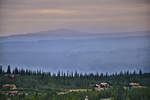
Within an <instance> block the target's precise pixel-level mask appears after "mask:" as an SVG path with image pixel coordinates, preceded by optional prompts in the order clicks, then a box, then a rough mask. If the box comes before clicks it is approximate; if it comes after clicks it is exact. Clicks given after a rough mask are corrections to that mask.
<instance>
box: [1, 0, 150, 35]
mask: <svg viewBox="0 0 150 100" xmlns="http://www.w3.org/2000/svg"><path fill="white" fill-rule="evenodd" d="M0 3H1V5H0V13H1V19H0V26H1V31H0V32H1V33H3V34H6V33H9V34H11V33H19V34H21V33H22V32H33V31H40V30H43V29H46V30H47V29H48V28H50V29H57V28H62V27H65V28H75V27H76V29H81V28H84V29H87V30H99V31H101V30H105V31H114V32H115V31H118V30H120V29H122V31H126V30H128V29H129V30H131V31H137V30H149V26H148V25H149V20H150V10H149V9H150V1H149V0H1V1H0ZM29 25H32V27H34V28H33V29H30V28H29V27H28V26H29ZM61 25H62V26H61ZM108 26H109V27H108ZM86 27H87V28H86ZM117 27H118V28H117ZM96 28H97V29H96ZM102 28H103V29H102ZM21 29H22V30H21ZM48 30H49V29H48Z"/></svg>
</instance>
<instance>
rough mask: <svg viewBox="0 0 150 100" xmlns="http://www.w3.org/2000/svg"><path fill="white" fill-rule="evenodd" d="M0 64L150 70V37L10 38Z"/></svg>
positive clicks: (2, 44) (3, 43)
mask: <svg viewBox="0 0 150 100" xmlns="http://www.w3.org/2000/svg"><path fill="white" fill-rule="evenodd" d="M0 64H1V65H4V66H5V67H6V65H7V64H10V65H11V67H12V68H14V67H19V68H28V69H34V70H36V69H39V70H40V69H41V70H43V71H51V72H56V71H58V70H60V71H75V70H77V71H79V72H110V73H111V72H117V71H121V70H131V71H133V70H139V69H142V70H144V71H145V72H147V71H150V68H149V67H150V37H149V36H129V37H122V36H118V37H114V36H106V37H105V36H92V37H90V36H86V37H19V38H18V37H9V38H1V39H0Z"/></svg>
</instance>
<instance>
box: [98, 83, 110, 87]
mask: <svg viewBox="0 0 150 100" xmlns="http://www.w3.org/2000/svg"><path fill="white" fill-rule="evenodd" d="M100 87H101V88H109V84H108V83H106V82H103V83H101V84H100Z"/></svg>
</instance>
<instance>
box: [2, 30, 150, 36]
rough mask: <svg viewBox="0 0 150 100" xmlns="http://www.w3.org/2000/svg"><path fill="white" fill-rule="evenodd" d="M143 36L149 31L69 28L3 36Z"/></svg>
mask: <svg viewBox="0 0 150 100" xmlns="http://www.w3.org/2000/svg"><path fill="white" fill-rule="evenodd" d="M107 35H108V36H145V35H150V31H137V32H120V33H101V32H93V33H92V32H81V31H76V30H71V29H58V30H48V31H40V32H35V33H26V34H19V35H10V36H3V37H22V36H23V37H29V36H30V37H48V36H107Z"/></svg>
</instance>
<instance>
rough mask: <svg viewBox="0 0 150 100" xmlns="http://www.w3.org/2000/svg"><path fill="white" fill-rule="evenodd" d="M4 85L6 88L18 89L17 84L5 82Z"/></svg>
mask: <svg viewBox="0 0 150 100" xmlns="http://www.w3.org/2000/svg"><path fill="white" fill-rule="evenodd" d="M2 87H3V88H6V89H16V85H15V84H4V85H3V86H2Z"/></svg>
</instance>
